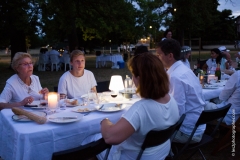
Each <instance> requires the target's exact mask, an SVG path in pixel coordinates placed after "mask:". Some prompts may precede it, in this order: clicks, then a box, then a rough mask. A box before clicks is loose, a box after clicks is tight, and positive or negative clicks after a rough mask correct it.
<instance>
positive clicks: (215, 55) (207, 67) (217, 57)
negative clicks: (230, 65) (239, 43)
mask: <svg viewBox="0 0 240 160" xmlns="http://www.w3.org/2000/svg"><path fill="white" fill-rule="evenodd" d="M214 61H215V62H216V66H213V65H212V64H213V62H214ZM221 63H226V60H223V59H222V53H221V52H220V50H219V49H217V48H213V49H212V50H211V58H209V59H208V60H207V61H206V64H204V65H203V67H202V69H203V70H204V71H206V72H208V73H210V74H214V73H215V70H216V67H217V64H220V65H221ZM213 70H214V73H212V72H213Z"/></svg>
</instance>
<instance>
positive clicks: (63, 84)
mask: <svg viewBox="0 0 240 160" xmlns="http://www.w3.org/2000/svg"><path fill="white" fill-rule="evenodd" d="M70 63H71V65H72V70H70V71H67V72H65V73H64V74H63V75H62V76H61V77H60V80H59V83H58V93H60V96H61V98H63V97H65V96H67V97H68V98H78V97H81V96H82V95H83V94H87V93H88V92H89V91H90V90H94V91H95V92H96V85H97V82H96V80H95V77H94V75H93V73H92V72H91V71H89V70H86V69H85V56H84V53H83V52H82V51H80V50H74V51H72V53H71V57H70Z"/></svg>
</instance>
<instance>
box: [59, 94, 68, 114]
mask: <svg viewBox="0 0 240 160" xmlns="http://www.w3.org/2000/svg"><path fill="white" fill-rule="evenodd" d="M60 100H63V103H62V104H61V105H60V110H65V109H66V106H67V95H66V94H60Z"/></svg>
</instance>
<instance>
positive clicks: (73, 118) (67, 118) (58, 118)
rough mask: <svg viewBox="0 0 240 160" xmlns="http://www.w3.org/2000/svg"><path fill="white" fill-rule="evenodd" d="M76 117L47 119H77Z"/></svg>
mask: <svg viewBox="0 0 240 160" xmlns="http://www.w3.org/2000/svg"><path fill="white" fill-rule="evenodd" d="M77 118H78V117H49V119H77Z"/></svg>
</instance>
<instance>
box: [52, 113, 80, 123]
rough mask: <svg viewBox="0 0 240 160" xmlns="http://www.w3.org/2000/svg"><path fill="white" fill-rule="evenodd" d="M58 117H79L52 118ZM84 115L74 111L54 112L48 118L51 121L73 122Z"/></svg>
mask: <svg viewBox="0 0 240 160" xmlns="http://www.w3.org/2000/svg"><path fill="white" fill-rule="evenodd" d="M56 117H77V118H76V119H61V118H59V119H51V118H56ZM82 117H83V115H82V114H78V113H73V112H61V113H55V114H52V115H50V116H49V117H48V120H49V121H50V122H54V123H71V122H76V121H79V120H80V119H82Z"/></svg>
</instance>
